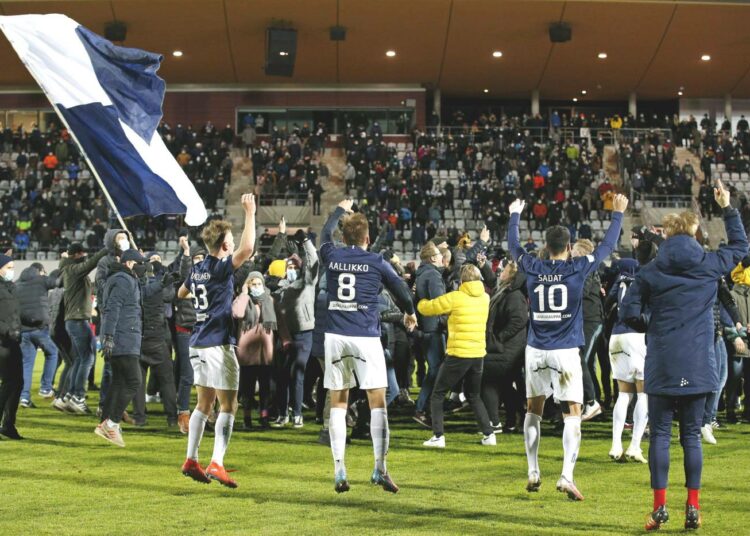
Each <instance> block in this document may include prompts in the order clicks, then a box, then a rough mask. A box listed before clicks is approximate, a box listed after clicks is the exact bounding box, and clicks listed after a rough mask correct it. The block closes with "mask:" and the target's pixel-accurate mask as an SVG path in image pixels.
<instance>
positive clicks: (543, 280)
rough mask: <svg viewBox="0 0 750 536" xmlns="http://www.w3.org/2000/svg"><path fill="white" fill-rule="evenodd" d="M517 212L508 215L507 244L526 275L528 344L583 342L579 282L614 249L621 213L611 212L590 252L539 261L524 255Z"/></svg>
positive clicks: (550, 346)
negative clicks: (509, 216)
mask: <svg viewBox="0 0 750 536" xmlns="http://www.w3.org/2000/svg"><path fill="white" fill-rule="evenodd" d="M519 219H520V217H519V215H518V214H513V215H511V218H510V224H509V228H508V246H509V249H510V251H511V253H512V254H513V257H514V258H515V259H516V260H517V262H518V265H519V269H520V270H521V271H523V272H524V273H525V274H526V286H527V290H528V296H529V311H530V313H531V314H530V315H529V316H530V322H529V335H528V345H529V346H531V347H533V348H537V349H539V350H564V349H569V348H578V347H581V346H583V345H584V337H583V312H582V307H581V302H582V299H583V285H584V282H585V281H586V277H587V276H588V275H589V274H591V272H593V271H594V270H596V269H597V268H598V267H599V264H601V262H602V261H603V260H604V259H605V258H607V257H608V256H609V255H610V254H611V253H612V251H613V250H614V248H615V245H616V243H617V239H618V237H619V236H620V229H621V227H622V213H618V212H615V213H613V214H612V222H611V223H610V226H609V229H608V230H607V233H606V234H605V236H604V240H602V243H601V244H599V246H598V247H597V248H596V249H595V250H594V252H593V253H592V254H591V255H587V256H585V257H575V258H572V259H568V260H566V261H553V260H541V259H538V258H535V257H533V256H531V255H528V254H527V253H526V251H525V250H524V249H523V248H522V247H521V244H520V239H519V235H518V221H519Z"/></svg>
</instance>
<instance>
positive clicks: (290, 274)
mask: <svg viewBox="0 0 750 536" xmlns="http://www.w3.org/2000/svg"><path fill="white" fill-rule="evenodd" d="M286 280H287V281H289V282H290V283H294V282H295V281H297V270H287V271H286Z"/></svg>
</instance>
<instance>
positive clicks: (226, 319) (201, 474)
mask: <svg viewBox="0 0 750 536" xmlns="http://www.w3.org/2000/svg"><path fill="white" fill-rule="evenodd" d="M242 208H243V209H244V210H245V228H244V230H243V231H242V236H241V238H240V243H239V244H238V246H237V249H236V250H235V245H234V236H233V235H232V225H231V224H230V223H229V222H226V221H223V220H212V221H211V222H210V223H209V224H208V225H206V227H205V228H204V229H203V232H202V233H201V238H202V239H203V243H204V244H205V245H206V249H208V255H207V256H206V258H205V259H204V260H203V261H201V262H199V263H198V264H196V265H195V266H193V268H192V270H191V271H190V275H189V276H188V278H187V279H186V280H185V282H184V283H183V284H182V286H181V287H180V289H179V290H178V291H177V297H178V298H180V299H185V298H187V297H188V296H192V297H193V306H194V308H195V313H196V322H195V327H194V328H193V334H192V336H191V338H190V362H191V364H192V366H193V375H194V377H195V379H194V383H195V386H196V390H197V392H198V404H197V405H196V407H195V410H194V411H193V413H192V415H191V416H190V426H189V432H188V447H187V459H186V460H185V463H184V464H183V466H182V473H183V474H184V475H185V476H189V477H190V478H192V479H193V480H197V481H198V482H203V483H206V484H208V483H210V482H211V480H210V479H213V480H217V481H218V482H219V483H221V484H223V485H225V486H227V487H230V488H236V487H237V483H236V482H235V481H234V480H232V479H231V478H229V475H228V474H227V471H226V469H224V454H225V453H226V450H227V446H228V445H229V438H230V436H231V435H232V427H233V425H234V414H235V412H236V411H237V390H238V389H239V381H240V380H239V379H240V366H239V363H238V362H237V357H236V356H235V353H234V345H235V344H236V341H235V337H234V333H233V331H234V330H233V326H234V322H233V320H232V298H233V292H234V271H235V270H236V269H237V268H239V267H240V266H241V265H242V264H243V263H244V262H245V261H246V260H248V259H249V258H250V256H251V255H252V254H253V245H254V244H255V196H254V195H253V194H245V195H243V196H242ZM217 398H218V399H219V404H220V406H221V411H220V413H219V416H218V418H217V419H216V425H215V428H214V430H215V435H214V452H213V456H212V457H211V464H210V465H209V466H208V467H207V468H206V469H205V470H204V469H203V468H202V467H201V466H200V464H199V463H198V446H199V445H200V442H201V438H202V437H203V430H204V428H205V426H206V421H207V420H208V415H209V412H211V411H213V407H214V403H215V402H216V399H217Z"/></svg>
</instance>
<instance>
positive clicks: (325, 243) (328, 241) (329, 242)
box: [320, 199, 354, 263]
mask: <svg viewBox="0 0 750 536" xmlns="http://www.w3.org/2000/svg"><path fill="white" fill-rule="evenodd" d="M353 204H354V203H353V201H352V200H351V199H344V200H343V201H342V202H341V203H339V205H338V206H337V207H336V209H335V210H334V211H333V213H332V214H331V215H330V216H329V217H328V220H327V221H326V224H325V225H324V226H323V231H322V232H321V236H320V258H321V260H322V261H323V262H324V263H325V262H327V261H326V259H327V258H328V252H329V251H330V250H332V249H333V248H335V246H334V244H333V231H335V230H336V227H338V224H339V220H340V219H341V218H342V216H343V215H344V214H347V213H348V212H351V211H352V205H353Z"/></svg>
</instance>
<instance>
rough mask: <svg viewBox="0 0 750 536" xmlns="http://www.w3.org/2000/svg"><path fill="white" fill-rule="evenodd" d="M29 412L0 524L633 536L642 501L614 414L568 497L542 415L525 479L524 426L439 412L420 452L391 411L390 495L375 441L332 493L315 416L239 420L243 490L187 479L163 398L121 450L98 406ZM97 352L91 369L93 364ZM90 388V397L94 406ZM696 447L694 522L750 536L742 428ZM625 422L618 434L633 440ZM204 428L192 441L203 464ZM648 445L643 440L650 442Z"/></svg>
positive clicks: (5, 447) (679, 492)
mask: <svg viewBox="0 0 750 536" xmlns="http://www.w3.org/2000/svg"><path fill="white" fill-rule="evenodd" d="M41 361H42V359H41V358H40V359H39V360H38V361H37V371H36V377H35V381H34V390H33V391H32V392H33V398H34V401H35V402H36V403H37V405H39V408H37V409H23V408H21V409H20V410H19V418H18V428H19V430H20V432H21V433H22V434H23V435H24V436H25V437H26V438H27V439H26V440H25V441H22V442H14V441H9V440H4V441H0V460H2V467H1V468H0V493H1V498H0V534H2V535H5V536H11V535H42V534H55V535H60V534H71V535H88V534H95V535H108V534H128V535H130V534H132V535H135V534H138V535H141V534H144V535H149V534H157V535H160V536H163V535H170V534H181V535H182V534H184V535H188V534H285V535H286V534H290V535H291V534H293V535H302V534H315V535H321V534H379V535H386V534H408V535H412V534H415V535H418V534H429V535H435V534H500V535H504V534H511V535H514V536H521V535H541V534H548V535H568V534H571V535H573V534H580V535H584V534H585V535H587V536H593V535H605V534H641V533H643V530H642V527H643V522H644V520H645V516H646V514H647V513H648V512H649V511H650V509H651V501H652V498H651V491H650V489H649V473H648V467H647V466H646V465H640V464H631V463H626V464H616V463H613V462H611V461H609V459H608V457H607V453H608V451H609V446H610V424H609V423H585V424H584V425H583V444H582V448H581V452H580V458H579V461H578V464H577V467H576V481H577V483H578V485H579V488H580V489H581V491H582V492H583V494H584V496H585V497H586V500H585V501H584V502H583V503H573V502H571V501H569V500H567V499H566V498H565V496H564V495H562V494H560V493H558V492H557V491H555V482H556V481H557V478H558V476H559V472H560V469H561V454H562V444H561V441H560V438H559V437H558V436H555V435H553V431H552V428H551V426H549V425H548V424H543V426H542V440H541V449H540V463H541V467H542V480H543V484H542V489H541V491H540V492H539V493H534V494H529V493H527V492H526V491H525V489H524V487H525V484H526V457H525V454H524V446H523V436H522V435H521V434H503V435H500V436H498V445H497V447H483V446H481V445H479V439H480V436H479V435H477V433H476V427H475V425H474V424H473V422H472V418H471V414H466V413H462V414H459V415H458V416H453V417H448V418H447V421H446V439H447V448H446V449H445V451H435V450H427V449H425V448H423V447H422V446H421V444H422V441H424V440H425V439H427V438H428V437H429V436H430V432H429V431H428V430H427V429H424V428H422V427H420V426H419V425H418V424H416V423H414V422H413V421H412V420H411V418H410V413H399V411H398V410H394V411H392V412H391V415H390V417H391V451H390V455H389V458H388V467H389V471H390V472H391V474H392V475H393V478H394V480H395V481H396V483H397V484H399V486H401V492H400V493H398V494H397V495H392V494H389V493H386V492H384V491H383V490H382V489H380V488H377V487H374V486H372V485H371V484H370V483H369V476H370V473H371V471H372V465H373V456H372V447H371V445H370V443H369V442H365V441H356V440H355V441H354V443H353V445H351V446H349V447H348V448H347V459H346V462H347V463H346V464H347V469H348V473H349V478H350V483H351V485H352V490H351V491H350V492H349V493H345V494H342V495H337V494H336V493H334V491H333V467H332V465H333V464H332V460H331V453H330V450H329V449H328V448H326V447H323V446H321V445H318V444H317V443H316V439H317V435H318V431H319V426H317V425H315V423H314V419H313V416H312V415H306V417H307V423H306V425H305V427H304V428H303V429H301V430H294V429H292V428H289V429H284V430H268V431H252V432H243V431H240V430H235V433H234V435H233V436H232V440H231V444H230V447H229V451H228V454H227V456H226V460H225V461H226V464H227V467H228V468H235V469H237V470H238V471H237V472H236V473H234V475H233V476H234V477H235V478H236V479H237V481H238V483H239V488H238V489H235V490H230V489H227V488H224V487H222V486H220V485H219V484H218V483H216V482H214V483H212V484H210V485H202V484H198V483H196V482H193V481H191V480H190V479H188V478H185V477H184V476H182V474H181V473H180V465H181V463H182V462H183V460H184V457H185V446H186V437H185V436H183V435H181V434H180V433H179V432H178V431H177V430H175V429H169V430H168V429H167V428H166V420H165V418H164V415H163V414H162V413H161V411H162V410H161V407H160V406H158V405H149V410H150V414H149V425H148V426H147V427H145V428H134V427H129V426H127V425H124V428H123V435H124V439H125V442H126V443H127V447H126V448H124V449H121V448H118V447H115V446H114V445H110V444H109V443H106V442H105V441H104V440H102V439H101V438H99V437H97V436H95V435H94V433H93V431H94V427H95V425H96V419H95V418H94V417H93V416H69V415H62V414H60V413H59V412H57V411H55V410H53V409H51V408H50V407H49V405H48V404H47V403H45V402H44V401H42V400H41V399H40V398H38V397H37V396H36V391H37V390H38V385H39V384H38V378H39V374H40V371H41V366H40V365H41ZM101 365H102V363H101V361H99V362H98V363H97V369H98V370H99V371H100V370H101ZM96 398H97V393H91V399H90V401H89V402H90V405H91V406H92V407H94V408H95V407H96ZM674 436H675V438H674V439H673V444H672V449H673V450H672V452H673V457H672V473H671V475H670V489H669V492H668V503H669V505H670V515H671V521H670V523H669V524H667V525H666V526H665V528H664V529H662V531H661V532H662V533H666V534H669V533H677V532H684V531H683V528H682V524H683V520H684V516H683V508H684V501H685V496H686V492H685V489H684V487H683V484H684V480H683V471H682V455H681V450H680V448H679V444H678V442H677V439H676V436H677V431H676V428H675V433H674ZM716 436H717V439H718V442H719V444H718V445H716V446H711V445H704V454H705V462H704V471H703V496H702V501H701V502H702V509H703V516H704V528H703V529H701V530H700V531H699V532H700V533H701V534H706V535H708V534H721V535H726V534H750V528H748V521H747V519H748V515H749V514H750V506H749V504H750V459H749V457H748V453H749V452H750V425H732V426H728V427H725V428H722V429H720V430H718V431H717V433H716ZM627 441H629V436H628V432H626V436H625V438H624V442H625V444H626V446H627ZM647 445H648V444H647V443H644V447H645V449H647ZM212 449H213V435H212V434H211V433H207V434H206V436H204V439H203V443H202V446H201V461H202V462H203V463H207V462H208V461H209V458H210V455H211V451H212ZM645 449H644V450H645Z"/></svg>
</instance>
